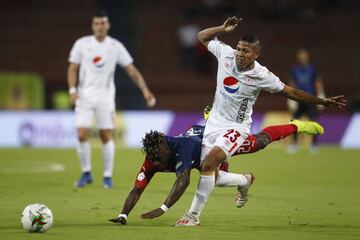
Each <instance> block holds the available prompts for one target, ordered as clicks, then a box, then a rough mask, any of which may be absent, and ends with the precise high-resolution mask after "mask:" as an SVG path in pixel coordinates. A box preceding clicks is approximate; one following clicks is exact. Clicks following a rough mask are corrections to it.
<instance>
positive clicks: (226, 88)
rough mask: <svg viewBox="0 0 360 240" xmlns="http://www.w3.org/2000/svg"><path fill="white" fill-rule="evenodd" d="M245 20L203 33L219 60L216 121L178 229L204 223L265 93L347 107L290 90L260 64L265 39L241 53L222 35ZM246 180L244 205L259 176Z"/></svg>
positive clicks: (243, 46) (243, 45)
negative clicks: (221, 174) (222, 172)
mask: <svg viewBox="0 0 360 240" xmlns="http://www.w3.org/2000/svg"><path fill="white" fill-rule="evenodd" d="M238 22H239V20H238V19H237V18H236V17H231V18H228V19H227V20H226V21H225V22H224V23H223V24H222V25H220V26H217V27H211V28H208V29H205V30H203V31H201V32H199V33H198V38H199V41H200V42H201V43H202V44H203V45H204V46H205V47H207V48H208V50H209V51H210V52H211V53H212V54H214V55H215V57H216V58H217V60H218V72H217V86H216V93H215V100H214V103H213V108H212V111H211V114H210V117H209V119H208V121H207V123H206V127H205V132H204V138H203V142H202V143H203V148H202V153H201V160H202V165H201V176H200V180H199V184H198V188H197V190H196V193H195V196H194V199H193V202H192V205H191V208H190V210H189V211H188V213H186V214H185V215H184V216H183V217H182V218H181V219H180V220H179V221H178V222H177V223H176V224H175V226H195V225H198V224H199V222H200V221H199V216H200V212H201V210H202V209H203V207H204V205H205V203H206V201H207V200H208V198H209V195H210V193H211V192H212V190H213V189H214V183H215V170H216V168H217V167H218V166H219V164H221V163H222V162H223V161H226V160H227V159H229V158H230V157H231V156H232V155H233V153H234V152H236V150H237V148H238V147H239V146H241V144H242V143H243V142H244V140H245V139H246V138H247V137H248V135H249V133H250V127H251V122H252V120H251V115H252V111H253V110H252V107H253V105H254V103H255V101H256V99H257V96H258V94H259V93H260V91H261V90H265V91H268V92H271V93H281V94H282V95H284V96H286V97H287V98H290V99H293V100H295V101H301V102H306V103H311V104H319V105H324V106H330V105H334V106H337V107H342V106H345V99H344V96H336V97H331V98H317V97H315V96H312V95H310V94H307V93H306V92H304V91H302V90H299V89H295V88H292V87H289V86H286V85H285V84H284V83H282V82H281V81H280V80H279V78H278V77H277V76H275V75H274V74H273V73H272V72H270V71H269V70H268V69H267V68H266V67H264V66H261V65H260V64H259V63H258V62H257V61H255V60H256V59H257V58H258V57H259V55H260V50H261V45H260V41H259V39H258V38H257V37H256V36H254V35H246V36H244V37H242V38H241V40H240V41H239V43H238V45H237V47H236V50H235V49H233V48H232V47H230V46H229V45H226V44H224V43H222V42H220V41H219V40H217V39H216V37H217V36H218V35H220V34H222V33H226V32H232V31H233V30H234V29H235V28H236V26H237V24H238ZM243 177H244V179H243V180H244V181H246V182H247V184H246V185H244V186H242V187H239V188H238V190H239V195H238V197H239V199H238V200H237V201H238V202H239V203H241V204H239V205H238V207H241V206H243V205H244V204H245V203H246V201H247V192H248V188H249V187H250V185H251V183H252V181H253V175H252V174H247V175H246V176H243Z"/></svg>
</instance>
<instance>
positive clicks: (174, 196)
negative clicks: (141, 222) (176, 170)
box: [141, 169, 191, 219]
mask: <svg viewBox="0 0 360 240" xmlns="http://www.w3.org/2000/svg"><path fill="white" fill-rule="evenodd" d="M190 171H191V169H186V170H185V171H184V172H182V173H180V174H178V176H177V179H176V181H175V183H174V185H173V187H172V189H171V191H170V193H169V196H168V198H167V199H166V201H165V202H164V204H163V205H162V206H161V207H159V208H156V209H154V210H152V211H150V212H147V213H144V214H142V215H141V218H142V219H153V218H156V217H160V216H161V215H163V214H164V213H165V212H166V211H167V210H168V208H170V207H171V206H172V205H174V204H175V203H176V202H177V201H178V200H179V199H180V197H181V196H182V195H183V193H184V192H185V190H186V188H187V187H188V186H189V184H190Z"/></svg>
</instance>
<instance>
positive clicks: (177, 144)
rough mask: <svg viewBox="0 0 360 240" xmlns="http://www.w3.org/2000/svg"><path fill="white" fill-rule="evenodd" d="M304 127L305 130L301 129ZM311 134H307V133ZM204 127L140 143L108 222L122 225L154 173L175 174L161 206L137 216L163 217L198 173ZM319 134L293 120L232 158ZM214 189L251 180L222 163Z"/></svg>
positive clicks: (255, 139) (246, 145)
mask: <svg viewBox="0 0 360 240" xmlns="http://www.w3.org/2000/svg"><path fill="white" fill-rule="evenodd" d="M305 126H306V127H305ZM310 128H312V129H311V131H309V129H310ZM203 132H204V127H203V126H199V125H194V126H192V127H191V128H190V129H189V130H188V131H187V133H185V134H182V135H179V136H176V137H170V136H166V135H164V134H162V133H160V132H158V131H151V132H149V133H147V134H146V135H145V137H144V138H143V140H142V143H143V151H144V153H145V154H146V156H145V161H144V163H143V165H142V166H141V168H140V171H139V173H138V174H137V177H136V180H135V184H134V187H133V188H132V190H131V191H130V193H129V195H128V197H127V199H126V200H125V203H124V206H123V209H122V211H121V213H120V214H119V215H118V217H116V218H113V219H109V221H111V222H114V223H120V224H123V225H125V224H126V222H127V217H128V215H129V213H130V212H131V210H132V209H133V208H134V206H135V205H136V203H137V202H138V200H139V199H140V196H141V194H142V193H143V191H144V189H145V188H146V186H147V185H148V184H149V182H150V180H151V179H152V177H153V176H154V175H155V173H157V172H175V173H176V177H177V178H176V181H175V183H174V185H173V187H172V189H171V191H170V193H169V195H168V197H167V198H166V200H165V201H164V204H163V205H162V206H161V207H159V208H156V209H154V210H152V211H150V212H147V213H144V214H142V215H141V218H143V219H152V218H155V217H159V216H161V215H162V214H164V213H165V212H166V211H167V210H168V209H169V208H170V207H172V206H173V205H174V204H175V203H176V202H177V201H178V200H179V199H180V197H181V196H182V194H183V193H184V192H185V190H186V189H187V187H188V185H189V183H190V172H191V170H192V169H194V168H196V169H198V170H200V164H201V163H200V154H201V148H202V145H201V142H202V137H203ZM315 132H316V134H322V133H323V132H324V130H323V128H322V127H321V126H320V125H319V124H318V123H316V122H304V121H299V120H294V121H292V122H291V123H290V124H285V125H276V126H270V127H266V128H264V129H263V130H262V131H261V132H259V133H257V134H253V135H249V137H248V138H247V139H246V140H245V142H244V143H243V145H241V146H240V147H239V148H238V149H237V151H236V153H235V154H234V155H239V154H246V153H254V152H257V151H259V150H261V149H263V148H265V147H266V146H267V145H269V144H270V143H271V142H273V141H278V140H280V139H282V138H285V137H287V136H289V135H292V134H295V133H306V134H315ZM216 175H217V180H216V183H215V185H216V186H219V187H237V188H238V191H239V189H240V188H239V187H240V186H242V185H245V184H248V182H249V181H250V182H251V183H252V181H253V180H254V176H253V175H252V174H251V173H246V174H236V173H229V172H228V164H227V162H224V163H223V164H222V165H221V166H220V168H219V169H218V171H217V174H216ZM239 194H242V193H241V192H240V191H239V192H238V193H237V198H236V205H237V207H241V206H243V205H244V204H245V203H244V202H243V199H244V196H243V197H242V198H240V197H239V196H238V195H239Z"/></svg>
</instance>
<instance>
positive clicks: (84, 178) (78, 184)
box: [75, 172, 93, 188]
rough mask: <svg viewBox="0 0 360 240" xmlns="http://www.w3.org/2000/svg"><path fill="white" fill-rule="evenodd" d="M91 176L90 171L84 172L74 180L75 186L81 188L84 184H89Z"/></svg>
mask: <svg viewBox="0 0 360 240" xmlns="http://www.w3.org/2000/svg"><path fill="white" fill-rule="evenodd" d="M92 181H93V180H92V176H91V172H84V173H83V174H82V175H81V177H80V179H79V181H77V182H75V187H77V188H82V187H85V185H86V184H90V183H92Z"/></svg>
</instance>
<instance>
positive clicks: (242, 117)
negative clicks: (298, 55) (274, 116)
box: [205, 39, 284, 133]
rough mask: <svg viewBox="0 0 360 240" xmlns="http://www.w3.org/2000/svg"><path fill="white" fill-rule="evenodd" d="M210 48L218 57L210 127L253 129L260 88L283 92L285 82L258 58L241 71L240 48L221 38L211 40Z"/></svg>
mask: <svg viewBox="0 0 360 240" xmlns="http://www.w3.org/2000/svg"><path fill="white" fill-rule="evenodd" d="M208 49H209V51H210V52H211V53H213V54H214V55H215V57H216V58H217V60H218V72H217V84H216V93H215V99H214V103H213V108H212V110H211V114H210V117H209V119H208V121H207V123H206V128H209V130H210V129H211V130H210V131H213V130H215V129H216V128H224V127H237V128H239V127H240V128H242V130H243V131H244V132H245V133H250V127H251V123H252V119H251V115H252V112H253V105H254V104H255V101H256V99H257V97H258V95H259V93H260V91H261V90H265V91H268V92H271V93H276V92H280V91H281V90H283V88H284V83H282V82H281V81H280V80H279V78H278V77H277V76H275V75H274V74H273V73H272V72H270V71H269V70H268V69H267V68H266V67H264V66H261V65H260V64H259V63H258V62H257V61H255V66H254V68H253V69H251V70H248V71H245V72H239V71H238V69H237V67H236V57H235V52H236V50H235V49H233V48H232V47H230V46H229V45H226V44H224V43H223V42H220V41H219V40H217V39H214V40H212V41H210V42H209V44H208ZM209 130H208V131H209ZM205 132H206V129H205Z"/></svg>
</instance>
